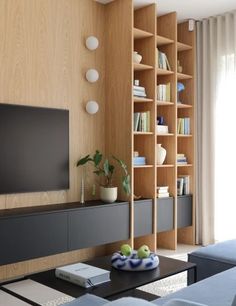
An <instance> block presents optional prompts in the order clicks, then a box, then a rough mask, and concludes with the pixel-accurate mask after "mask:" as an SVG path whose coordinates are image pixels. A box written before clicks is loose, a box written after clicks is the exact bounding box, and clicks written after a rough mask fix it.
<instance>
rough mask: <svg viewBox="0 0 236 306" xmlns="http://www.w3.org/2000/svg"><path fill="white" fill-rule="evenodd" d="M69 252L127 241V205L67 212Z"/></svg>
mask: <svg viewBox="0 0 236 306" xmlns="http://www.w3.org/2000/svg"><path fill="white" fill-rule="evenodd" d="M68 218H69V219H68V221H69V232H68V235H69V250H75V249H82V248H87V247H92V246H97V245H102V244H106V243H111V242H115V241H119V240H126V239H129V204H128V203H122V204H120V203H118V204H116V205H114V204H113V205H112V204H110V205H104V206H102V205H101V206H100V207H93V208H84V209H80V210H78V211H75V212H69V217H68Z"/></svg>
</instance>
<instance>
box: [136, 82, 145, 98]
mask: <svg viewBox="0 0 236 306" xmlns="http://www.w3.org/2000/svg"><path fill="white" fill-rule="evenodd" d="M133 95H134V96H135V97H140V98H146V97H147V94H146V90H145V87H142V86H137V85H133Z"/></svg>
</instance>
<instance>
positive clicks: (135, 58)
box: [133, 51, 142, 64]
mask: <svg viewBox="0 0 236 306" xmlns="http://www.w3.org/2000/svg"><path fill="white" fill-rule="evenodd" d="M141 60H142V55H140V54H138V52H137V51H134V52H133V62H134V63H136V64H140V63H141Z"/></svg>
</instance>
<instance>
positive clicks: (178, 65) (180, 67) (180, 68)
mask: <svg viewBox="0 0 236 306" xmlns="http://www.w3.org/2000/svg"><path fill="white" fill-rule="evenodd" d="M177 72H179V73H182V72H183V67H182V66H181V65H180V61H179V60H178V61H177Z"/></svg>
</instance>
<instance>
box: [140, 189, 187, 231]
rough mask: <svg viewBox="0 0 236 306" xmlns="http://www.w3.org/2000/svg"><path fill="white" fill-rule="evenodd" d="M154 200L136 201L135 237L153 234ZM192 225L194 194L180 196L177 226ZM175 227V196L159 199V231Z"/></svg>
mask: <svg viewBox="0 0 236 306" xmlns="http://www.w3.org/2000/svg"><path fill="white" fill-rule="evenodd" d="M152 215H153V206H152V200H151V199H146V200H138V201H135V202H134V237H141V236H145V235H150V234H152V232H153V230H152V220H153V218H152ZM191 225H192V195H184V196H178V200H177V228H183V227H187V226H191ZM173 229H174V198H173V197H169V198H158V199H157V229H156V231H157V233H161V232H165V231H170V230H173Z"/></svg>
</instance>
